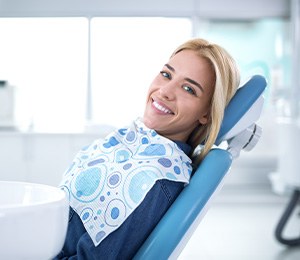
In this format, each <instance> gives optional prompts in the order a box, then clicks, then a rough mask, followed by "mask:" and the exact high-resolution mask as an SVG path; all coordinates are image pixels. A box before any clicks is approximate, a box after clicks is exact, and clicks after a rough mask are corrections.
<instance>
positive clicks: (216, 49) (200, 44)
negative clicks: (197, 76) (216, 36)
mask: <svg viewBox="0 0 300 260" xmlns="http://www.w3.org/2000/svg"><path fill="white" fill-rule="evenodd" d="M183 50H192V51H195V52H196V53H197V54H198V55H199V56H200V57H203V58H205V59H206V60H207V61H208V62H209V63H210V64H211V65H212V68H213V70H214V72H215V84H214V91H213V96H212V100H211V108H210V115H209V120H208V123H207V124H205V125H199V126H198V127H197V128H196V129H195V130H194V131H193V132H192V134H191V135H190V137H189V140H188V143H189V144H190V145H191V146H192V149H193V150H195V148H196V147H197V146H198V145H199V144H204V146H203V148H202V150H201V153H200V154H199V155H198V156H197V158H196V160H195V161H196V163H198V162H200V161H201V160H202V159H203V158H204V157H205V155H206V154H207V153H208V152H209V150H210V149H211V148H212V146H213V145H214V143H215V141H216V138H217V136H218V133H219V130H220V127H221V123H222V120H223V116H224V110H225V107H226V105H227V104H228V103H229V101H230V99H231V98H232V97H233V95H234V94H235V92H236V90H237V88H238V86H239V83H240V74H239V70H238V68H237V65H236V63H235V61H234V59H233V58H232V57H231V56H230V54H229V53H228V52H227V51H226V50H225V49H224V48H222V47H221V46H219V45H217V44H213V43H209V42H208V41H206V40H204V39H199V38H198V39H192V40H189V41H187V42H185V43H183V44H182V45H180V46H179V47H178V48H177V49H176V50H175V51H174V52H173V54H172V55H171V57H173V56H174V55H176V54H177V53H179V52H181V51H183Z"/></svg>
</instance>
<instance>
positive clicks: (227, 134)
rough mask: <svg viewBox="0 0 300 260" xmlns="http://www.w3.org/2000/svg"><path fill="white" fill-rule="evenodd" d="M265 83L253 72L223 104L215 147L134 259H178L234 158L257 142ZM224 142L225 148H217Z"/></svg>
mask: <svg viewBox="0 0 300 260" xmlns="http://www.w3.org/2000/svg"><path fill="white" fill-rule="evenodd" d="M266 85H267V83H266V80H265V78H264V77H262V76H260V75H255V76H253V77H252V78H251V79H250V80H249V81H248V82H247V83H245V84H244V86H242V87H240V88H239V89H238V90H237V92H236V94H235V96H234V97H233V98H232V100H231V101H230V103H229V104H228V106H227V107H226V110H225V114H224V119H223V122H222V125H221V129H220V132H219V134H218V137H217V140H216V142H215V147H214V148H213V149H211V151H210V152H209V153H208V154H207V155H206V157H205V158H204V159H203V161H202V162H201V164H200V165H199V166H198V167H197V168H196V169H195V171H194V174H193V176H192V178H191V180H190V183H189V184H188V185H187V186H186V187H185V188H184V189H183V191H182V192H181V193H180V194H179V196H178V197H177V199H176V200H175V202H174V203H173V204H172V206H171V207H170V208H169V210H168V211H167V212H166V214H165V215H164V216H163V218H162V219H161V220H160V222H159V223H158V225H157V226H156V227H155V229H154V230H153V231H152V233H151V234H150V236H149V237H148V239H147V240H146V241H145V243H144V244H143V245H142V247H141V248H140V249H139V251H138V252H137V254H136V255H135V257H134V259H135V260H153V259H155V260H160V259H162V260H165V259H177V257H178V256H179V255H180V253H181V251H182V250H183V248H184V247H185V246H186V244H187V242H188V240H189V239H190V237H191V236H192V234H193V232H194V230H195V229H196V228H197V226H198V225H199V223H200V221H201V219H202V218H203V217H204V215H205V213H206V212H207V210H208V208H209V206H210V204H211V201H212V199H213V197H214V196H215V195H216V193H217V192H218V191H219V190H220V189H221V187H222V184H223V181H224V177H225V176H226V174H227V172H228V171H229V170H230V167H231V164H232V161H233V159H235V158H237V157H238V156H239V154H240V151H241V150H246V151H250V150H251V149H252V148H253V147H254V146H255V145H256V143H257V142H258V140H259V137H260V136H261V132H262V131H261V128H260V127H259V126H257V125H256V124H255V122H256V121H257V120H258V119H259V117H260V114H261V111H262V107H263V103H264V99H263V96H262V93H263V92H264V90H265V88H266ZM226 143H227V144H226ZM223 144H225V146H226V148H220V147H223Z"/></svg>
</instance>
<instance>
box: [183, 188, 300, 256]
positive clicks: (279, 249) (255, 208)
mask: <svg viewBox="0 0 300 260" xmlns="http://www.w3.org/2000/svg"><path fill="white" fill-rule="evenodd" d="M287 201H288V197H282V196H278V195H274V194H273V193H272V192H271V191H270V190H269V189H268V188H263V189H262V188H260V189H251V188H245V189H243V188H239V190H235V189H230V188H228V189H223V190H222V191H221V193H220V194H219V195H218V196H217V198H216V199H215V201H214V202H213V204H212V205H211V208H210V209H209V211H208V213H207V214H206V216H205V217H204V219H203V220H202V222H201V223H200V225H199V226H198V228H197V230H196V231H195V233H194V235H193V236H192V238H191V239H190V241H189V242H188V244H187V246H186V247H185V249H184V250H183V251H182V253H181V255H180V257H179V259H180V260H196V259H197V260H198V259H200V260H221V259H222V260H299V259H300V246H299V247H297V248H287V247H286V246H284V245H282V244H280V243H279V242H277V240H276V239H275V237H274V230H275V227H276V225H277V223H278V219H279V217H280V216H281V214H282V212H283V210H284V209H285V206H286V203H287ZM299 206H300V205H299ZM299 208H300V207H297V208H296V210H295V211H294V214H293V217H292V218H291V219H290V221H289V224H288V226H287V228H286V230H285V235H286V236H290V237H299V235H300V215H299V213H300V212H299V211H300V210H299ZM297 214H298V215H297Z"/></svg>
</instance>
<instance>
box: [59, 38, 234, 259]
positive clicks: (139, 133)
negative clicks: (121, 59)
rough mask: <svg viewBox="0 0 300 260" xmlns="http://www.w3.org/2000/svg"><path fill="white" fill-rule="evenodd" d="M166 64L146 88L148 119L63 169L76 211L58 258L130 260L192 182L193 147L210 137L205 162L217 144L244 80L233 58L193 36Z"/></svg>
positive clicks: (117, 132)
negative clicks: (226, 113)
mask: <svg viewBox="0 0 300 260" xmlns="http://www.w3.org/2000/svg"><path fill="white" fill-rule="evenodd" d="M167 64H168V65H164V67H163V71H162V72H158V74H157V76H156V77H155V78H154V80H153V82H152V84H151V85H150V87H149V91H148V94H147V98H146V105H145V110H144V111H145V112H144V116H143V118H138V119H136V120H134V121H133V122H132V123H131V124H130V125H129V126H126V127H124V128H119V129H117V130H115V131H113V132H112V133H111V134H109V135H108V136H107V137H106V138H105V139H104V140H103V139H98V140H95V141H94V142H93V143H92V144H91V145H90V146H88V147H87V148H85V149H83V150H81V151H79V153H78V154H77V155H76V157H75V159H74V161H73V163H72V164H71V167H70V168H69V169H68V170H67V171H66V172H65V174H64V176H63V179H62V181H61V188H62V189H64V190H65V191H66V193H67V194H68V195H69V196H68V197H69V200H70V207H71V209H70V212H71V214H70V222H69V227H68V232H67V238H66V241H65V245H64V248H63V250H62V251H61V252H60V254H59V255H58V256H57V258H56V259H68V258H69V257H70V258H72V257H75V258H76V259H91V258H95V259H96V258H97V259H98V258H103V259H119V258H120V259H132V257H133V256H134V254H135V253H136V251H137V250H138V248H139V247H140V246H141V244H142V243H143V242H144V241H145V239H146V238H147V237H148V235H149V233H150V232H151V231H152V230H153V228H154V227H155V225H156V224H157V223H158V221H159V220H160V219H161V217H162V216H163V215H164V213H165V212H166V211H167V209H168V208H169V207H170V205H171V204H172V203H173V201H174V200H175V199H176V197H177V196H178V195H179V193H180V192H181V190H182V189H183V187H184V185H187V184H188V183H189V179H190V176H191V174H192V171H193V168H192V160H191V157H193V151H194V149H193V148H195V147H196V146H197V145H198V144H200V143H202V141H206V143H205V145H204V149H203V150H202V152H201V155H200V156H198V158H199V159H201V158H202V157H203V156H205V155H206V153H207V151H208V150H209V149H210V148H211V147H212V143H214V142H215V140H216V137H217V136H216V133H217V132H218V131H219V128H220V122H221V121H222V118H223V114H224V110H225V106H226V104H227V103H228V102H229V100H230V99H231V97H232V96H233V95H234V93H235V91H236V89H237V87H238V84H239V72H238V69H237V67H236V65H235V62H234V60H233V59H232V58H231V56H230V55H229V54H228V53H227V52H226V51H225V50H224V49H223V48H222V47H220V46H218V45H216V44H211V43H209V42H207V41H206V40H203V39H192V40H189V41H187V42H185V43H184V44H182V45H180V46H179V48H177V49H176V50H175V52H174V53H173V55H172V56H171V58H170V59H168V63H167ZM199 86H201V88H200V87H199ZM191 90H192V91H191ZM199 133H200V135H199ZM198 158H197V159H196V161H197V162H198V161H199V160H198Z"/></svg>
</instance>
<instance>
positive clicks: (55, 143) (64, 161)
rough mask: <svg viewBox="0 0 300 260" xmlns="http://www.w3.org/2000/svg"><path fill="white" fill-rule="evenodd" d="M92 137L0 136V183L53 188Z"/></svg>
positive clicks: (55, 135) (89, 135) (48, 135)
mask: <svg viewBox="0 0 300 260" xmlns="http://www.w3.org/2000/svg"><path fill="white" fill-rule="evenodd" d="M97 138H101V137H100V136H99V135H96V134H41V133H37V134H34V133H18V132H11V133H4V132H2V133H0V180H9V181H28V182H36V183H44V184H48V185H53V186H57V185H58V184H59V182H60V179H61V177H62V174H63V173H64V171H65V170H66V169H67V168H68V167H69V165H70V164H71V162H72V160H73V158H74V156H75V154H76V153H77V152H78V150H79V149H80V148H81V147H83V146H85V145H88V144H90V143H91V142H92V141H93V140H95V139H97Z"/></svg>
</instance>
